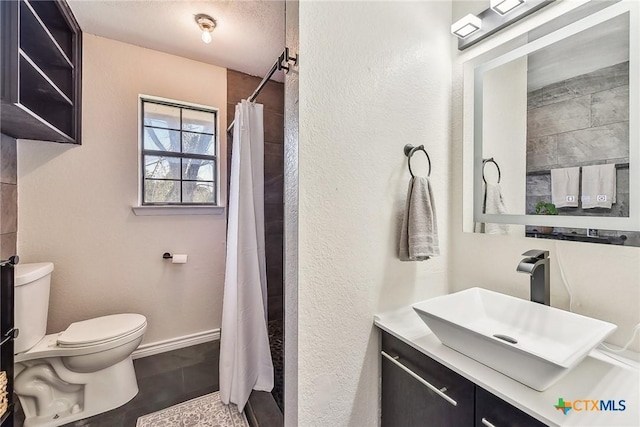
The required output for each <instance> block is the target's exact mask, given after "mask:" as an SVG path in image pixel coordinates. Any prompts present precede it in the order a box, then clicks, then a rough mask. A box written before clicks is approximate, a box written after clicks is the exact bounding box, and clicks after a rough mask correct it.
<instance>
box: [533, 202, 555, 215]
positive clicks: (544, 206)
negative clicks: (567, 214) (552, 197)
mask: <svg viewBox="0 0 640 427" xmlns="http://www.w3.org/2000/svg"><path fill="white" fill-rule="evenodd" d="M535 213H536V215H558V208H556V205H554V204H553V203H549V202H545V201H540V202H538V203H536V211H535Z"/></svg>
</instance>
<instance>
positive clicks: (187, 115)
mask: <svg viewBox="0 0 640 427" xmlns="http://www.w3.org/2000/svg"><path fill="white" fill-rule="evenodd" d="M141 110H142V124H141V129H140V132H141V167H142V173H141V177H142V183H141V188H142V192H141V202H142V205H216V202H217V200H218V197H217V176H218V172H217V171H218V167H217V160H218V159H217V156H216V153H217V131H218V129H217V126H218V121H217V119H218V117H217V114H218V112H217V110H216V109H213V108H207V107H200V106H192V105H189V104H183V103H179V102H174V101H165V100H157V99H150V98H146V97H141Z"/></svg>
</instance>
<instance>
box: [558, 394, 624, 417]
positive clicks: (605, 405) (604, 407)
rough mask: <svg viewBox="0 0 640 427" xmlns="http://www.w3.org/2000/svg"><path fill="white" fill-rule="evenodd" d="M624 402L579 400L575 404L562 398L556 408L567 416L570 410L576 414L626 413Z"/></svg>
mask: <svg viewBox="0 0 640 427" xmlns="http://www.w3.org/2000/svg"><path fill="white" fill-rule="evenodd" d="M625 403H626V402H625V401H624V400H590V399H579V400H574V401H573V402H566V401H565V400H564V399H563V398H562V397H560V398H559V399H558V404H557V405H554V407H555V408H556V409H557V410H558V411H562V412H563V413H564V414H565V415H567V413H568V412H569V411H570V410H572V409H573V410H574V411H576V412H582V411H624V410H625V409H627V407H626V405H625Z"/></svg>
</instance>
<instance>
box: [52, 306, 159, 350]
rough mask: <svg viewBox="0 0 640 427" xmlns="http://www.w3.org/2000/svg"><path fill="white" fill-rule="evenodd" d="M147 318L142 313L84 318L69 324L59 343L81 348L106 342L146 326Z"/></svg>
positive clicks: (67, 346)
mask: <svg viewBox="0 0 640 427" xmlns="http://www.w3.org/2000/svg"><path fill="white" fill-rule="evenodd" d="M146 324H147V319H146V318H145V317H144V316H142V315H140V314H133V313H126V314H112V315H109V316H102V317H96V318H94V319H88V320H83V321H81V322H75V323H72V324H71V325H69V327H68V328H67V329H66V330H65V331H64V332H62V333H60V334H59V335H58V339H57V342H56V343H57V345H58V346H59V347H62V348H79V347H86V346H93V345H99V344H105V343H107V342H110V341H114V340H118V339H121V338H124V337H126V336H127V335H131V334H134V333H136V332H137V331H139V330H140V329H142V328H144V327H145V326H146Z"/></svg>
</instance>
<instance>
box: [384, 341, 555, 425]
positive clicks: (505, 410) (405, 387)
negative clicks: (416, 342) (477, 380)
mask: <svg viewBox="0 0 640 427" xmlns="http://www.w3.org/2000/svg"><path fill="white" fill-rule="evenodd" d="M381 406H382V423H381V424H382V427H418V426H420V427H425V426H435V427H538V426H544V425H545V424H543V423H541V422H539V421H537V420H536V419H534V418H532V417H530V416H529V415H527V414H525V413H524V412H522V411H520V410H519V409H517V408H515V407H513V406H511V405H510V404H508V403H507V402H505V401H503V400H502V399H499V398H498V397H496V396H494V395H493V394H491V393H489V392H487V391H486V390H484V389H483V388H481V387H479V386H477V385H475V384H474V383H473V382H471V381H469V380H467V379H466V378H464V377H462V376H460V375H459V374H457V373H455V372H454V371H452V370H451V369H449V368H447V367H446V366H444V365H441V364H440V363H438V362H436V361H435V360H433V359H431V358H430V357H428V356H426V355H424V354H423V353H421V352H419V351H418V350H416V349H414V348H413V347H411V346H409V345H407V344H405V343H404V342H402V341H400V340H399V339H397V338H395V337H394V336H392V335H390V334H388V333H386V332H382V405H381Z"/></svg>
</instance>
